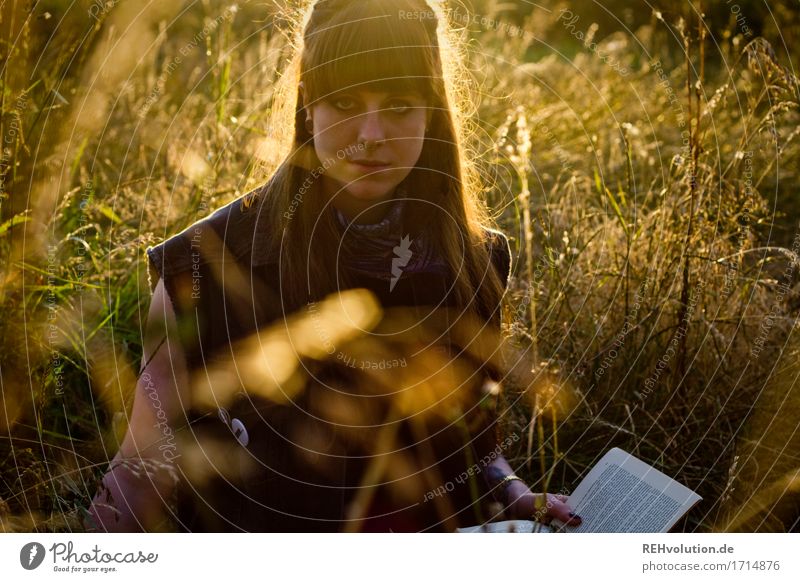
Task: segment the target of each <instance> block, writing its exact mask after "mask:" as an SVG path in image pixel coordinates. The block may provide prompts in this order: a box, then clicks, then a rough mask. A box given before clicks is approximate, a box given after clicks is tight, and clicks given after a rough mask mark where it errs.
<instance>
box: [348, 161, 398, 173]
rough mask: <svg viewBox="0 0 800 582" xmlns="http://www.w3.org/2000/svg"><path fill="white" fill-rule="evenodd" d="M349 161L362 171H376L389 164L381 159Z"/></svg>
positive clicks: (383, 168)
mask: <svg viewBox="0 0 800 582" xmlns="http://www.w3.org/2000/svg"><path fill="white" fill-rule="evenodd" d="M350 163H351V164H353V165H354V166H355V167H356V168H358V169H359V170H360V171H362V172H376V171H378V170H385V169H386V168H388V167H390V166H391V164H390V163H389V162H384V161H382V160H350Z"/></svg>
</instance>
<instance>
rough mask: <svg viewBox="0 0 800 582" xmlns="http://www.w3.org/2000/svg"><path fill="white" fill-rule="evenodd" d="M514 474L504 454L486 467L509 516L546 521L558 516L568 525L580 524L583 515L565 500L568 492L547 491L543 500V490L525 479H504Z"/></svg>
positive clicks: (497, 497)
mask: <svg viewBox="0 0 800 582" xmlns="http://www.w3.org/2000/svg"><path fill="white" fill-rule="evenodd" d="M513 474H514V471H512V469H511V466H510V465H509V464H508V461H506V459H505V457H503V456H502V455H500V456H498V457H497V458H496V459H495V460H494V461H493V462H492V463H490V464H489V466H488V467H487V468H486V481H487V484H488V485H489V489H490V490H491V491H496V493H495V499H497V501H499V502H500V503H502V504H503V507H505V508H506V512H507V513H508V514H509V518H510V519H532V520H535V521H544V522H548V521H550V520H551V519H557V520H559V521H561V522H562V523H565V524H568V525H573V526H577V525H580V524H581V518H580V516H578V515H575V514H574V513H572V509H571V508H570V507H569V505H567V504H566V503H565V502H566V500H567V497H566V496H565V495H553V494H551V493H548V494H547V499H546V500H543V499H542V494H541V493H539V494H535V493H533V492H532V491H531V490H530V488H529V487H528V486H527V485H526V484H525V482H524V481H521V480H517V479H514V480H511V481H508V482H507V483H506V484H503V479H505V478H506V477H507V476H509V475H513ZM537 502H538V503H537Z"/></svg>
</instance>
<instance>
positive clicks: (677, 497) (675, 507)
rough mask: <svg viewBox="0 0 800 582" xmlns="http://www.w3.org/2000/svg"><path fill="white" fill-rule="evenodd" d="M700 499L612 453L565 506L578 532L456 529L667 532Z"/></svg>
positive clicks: (522, 524)
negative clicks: (575, 520) (575, 519)
mask: <svg viewBox="0 0 800 582" xmlns="http://www.w3.org/2000/svg"><path fill="white" fill-rule="evenodd" d="M701 499H702V498H701V497H700V496H699V495H697V493H695V492H694V491H692V490H691V489H687V488H686V487H684V486H683V485H681V484H680V483H678V482H677V481H675V480H673V479H670V478H669V477H667V476H666V475H664V473H662V472H660V471H658V470H657V469H655V468H653V467H651V466H650V465H648V464H647V463H644V462H642V461H640V460H639V459H637V458H636V457H634V456H632V455H629V454H628V453H626V452H625V451H623V450H621V449H617V448H614V449H611V450H610V451H608V452H607V453H606V454H605V455H604V456H603V458H602V459H600V462H598V463H597V464H596V465H595V466H594V467H592V470H591V471H589V474H588V475H587V476H586V478H584V480H583V481H581V484H580V485H578V488H577V489H575V492H574V493H573V494H572V495H570V496H569V499H568V501H567V503H568V504H569V505H570V507H572V510H573V511H574V512H575V513H577V514H578V515H580V516H581V519H582V523H581V525H579V526H577V527H571V526H565V525H564V524H561V523H558V522H556V521H553V522H552V524H551V525H550V526H549V527H548V526H544V525H541V524H539V523H536V522H534V521H526V520H511V521H500V522H495V523H488V524H485V525H478V526H474V527H465V528H460V529H458V530H457V531H459V532H461V533H507V532H515V533H530V532H553V531H566V532H578V533H590V532H595V533H633V532H636V533H659V532H667V531H669V530H670V528H671V527H672V526H673V525H675V522H677V521H678V520H679V519H680V518H681V517H683V516H684V515H686V512H688V511H689V510H690V509H691V508H692V507H693V506H694V504H695V503H697V502H698V501H700V500H701Z"/></svg>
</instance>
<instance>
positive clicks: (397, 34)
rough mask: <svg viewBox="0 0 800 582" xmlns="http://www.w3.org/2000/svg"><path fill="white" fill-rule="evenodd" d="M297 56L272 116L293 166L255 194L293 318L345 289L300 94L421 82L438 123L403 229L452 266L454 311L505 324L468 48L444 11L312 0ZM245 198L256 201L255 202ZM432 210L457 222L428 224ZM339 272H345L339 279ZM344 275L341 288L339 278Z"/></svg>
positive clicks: (275, 135)
mask: <svg viewBox="0 0 800 582" xmlns="http://www.w3.org/2000/svg"><path fill="white" fill-rule="evenodd" d="M292 22H294V23H295V26H294V29H293V32H291V33H290V39H291V43H292V48H293V49H294V54H293V55H292V58H291V60H290V63H289V65H288V67H287V70H286V71H285V72H284V74H283V76H282V78H281V81H280V86H279V87H278V88H276V99H275V103H274V105H273V110H272V121H271V124H270V133H271V138H272V140H273V143H275V144H276V145H277V146H278V147H286V148H287V150H288V152H287V153H286V155H285V157H284V158H283V159H284V161H283V162H282V163H281V164H280V166H279V167H278V168H277V169H276V170H275V171H274V173H273V175H272V177H271V179H269V181H268V182H267V183H266V184H265V185H264V187H262V188H261V189H260V190H259V191H258V198H263V200H262V204H261V207H260V209H259V212H261V213H266V215H265V216H262V217H261V219H266V220H267V221H268V224H270V225H271V227H272V229H271V231H272V233H274V236H273V239H272V240H271V241H270V242H269V244H270V246H271V248H272V250H273V252H274V253H275V256H276V257H277V256H279V257H280V264H281V287H282V296H283V301H284V309H285V311H286V312H289V311H291V310H294V309H297V308H300V307H303V306H305V305H307V304H308V303H309V302H312V301H318V300H320V299H322V298H324V297H325V296H326V295H328V294H330V293H333V292H335V291H337V290H338V289H339V288H340V287H341V286H342V284H343V283H345V284H346V283H347V274H346V271H345V270H343V269H342V270H339V269H337V260H338V254H337V248H338V240H339V238H340V237H341V234H340V231H339V230H338V229H337V225H336V223H335V217H334V216H333V213H331V212H323V209H324V207H325V204H326V202H327V200H325V199H324V196H323V195H322V191H321V187H320V184H319V182H320V181H319V180H317V179H315V177H314V174H312V172H313V171H314V170H315V169H316V168H319V167H320V166H321V162H320V160H319V159H318V158H317V156H316V153H315V150H314V147H313V142H312V136H311V134H310V133H309V132H308V130H307V129H306V127H305V119H306V112H305V110H304V107H303V100H302V95H301V91H300V88H299V83H300V81H302V82H303V84H304V85H305V89H306V91H307V96H308V97H309V100H310V102H314V101H316V100H317V99H320V98H324V97H325V96H326V95H329V94H331V93H332V92H334V91H336V90H337V89H339V88H341V87H343V86H356V85H365V84H371V83H374V82H376V81H378V82H380V83H381V84H382V85H385V84H393V85H397V84H399V85H404V86H408V85H412V86H413V88H415V89H417V90H418V91H420V92H421V93H422V94H423V95H425V96H426V97H427V99H428V106H429V107H430V108H431V110H432V118H431V122H430V124H429V127H428V133H427V135H426V139H425V143H424V146H423V149H422V153H421V156H420V158H419V161H418V163H417V166H416V167H415V168H414V169H413V170H412V171H411V173H410V174H409V176H408V177H407V178H406V180H405V181H404V183H403V185H404V186H405V188H404V189H405V191H406V192H408V193H409V201H408V203H407V205H406V206H407V207H406V215H405V220H404V224H405V226H406V228H407V229H408V231H409V233H411V234H412V236H415V235H416V234H419V233H421V232H426V233H427V236H428V238H429V240H430V241H431V242H432V244H434V245H436V248H437V249H438V251H439V253H440V254H441V257H442V258H443V259H444V261H445V263H446V264H447V265H449V268H450V269H451V275H452V285H453V287H452V291H451V293H453V294H454V298H455V301H456V304H457V306H458V307H459V308H461V309H463V310H465V311H466V312H467V313H469V314H471V315H475V316H477V317H480V318H482V319H483V320H496V321H499V317H500V315H499V310H498V305H499V303H500V300H501V298H502V294H503V287H502V284H501V282H500V278H499V277H498V275H497V273H496V271H495V269H494V268H492V265H491V261H490V253H489V248H488V245H487V236H488V233H487V231H486V230H485V227H488V228H491V227H493V226H494V225H493V223H492V220H491V217H490V213H489V210H488V209H487V208H486V205H485V204H484V203H483V202H482V201H481V193H482V187H481V182H480V180H479V179H478V172H477V168H476V166H475V164H474V163H473V161H472V159H471V158H472V152H471V151H470V149H469V147H468V143H469V138H470V134H471V131H470V127H469V115H471V114H472V109H471V107H470V100H469V91H468V89H469V87H468V83H469V78H468V75H466V74H465V69H464V67H463V64H462V63H463V57H462V54H461V52H460V51H459V50H458V47H459V42H458V39H457V37H456V35H455V34H454V32H453V30H452V29H451V27H450V25H449V23H448V21H447V17H446V13H445V10H444V8H443V7H442V5H441V3H440V2H434V1H431V2H426V1H425V0H311V1H310V2H307V3H306V4H305V5H304V6H303V7H301V9H300V11H299V12H298V13H297V14H296V15H295V18H294V19H292ZM252 202H253V201H252V200H248V201H247V202H246V203H247V204H252ZM431 205H433V206H434V207H435V208H437V209H441V211H442V213H443V214H444V215H446V216H449V217H450V220H440V221H437V222H436V224H435V225H434V224H431V221H432V216H433V215H434V214H435V213H432V212H431ZM337 271H338V272H337ZM337 278H338V280H337Z"/></svg>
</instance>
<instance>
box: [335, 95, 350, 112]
mask: <svg viewBox="0 0 800 582" xmlns="http://www.w3.org/2000/svg"><path fill="white" fill-rule="evenodd" d="M333 105H334V107H336V109H338V110H339V111H349V110H350V109H352V108H353V107H355V101H354V100H353V99H351V98H350V97H338V98H337V99H334V101H333Z"/></svg>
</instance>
